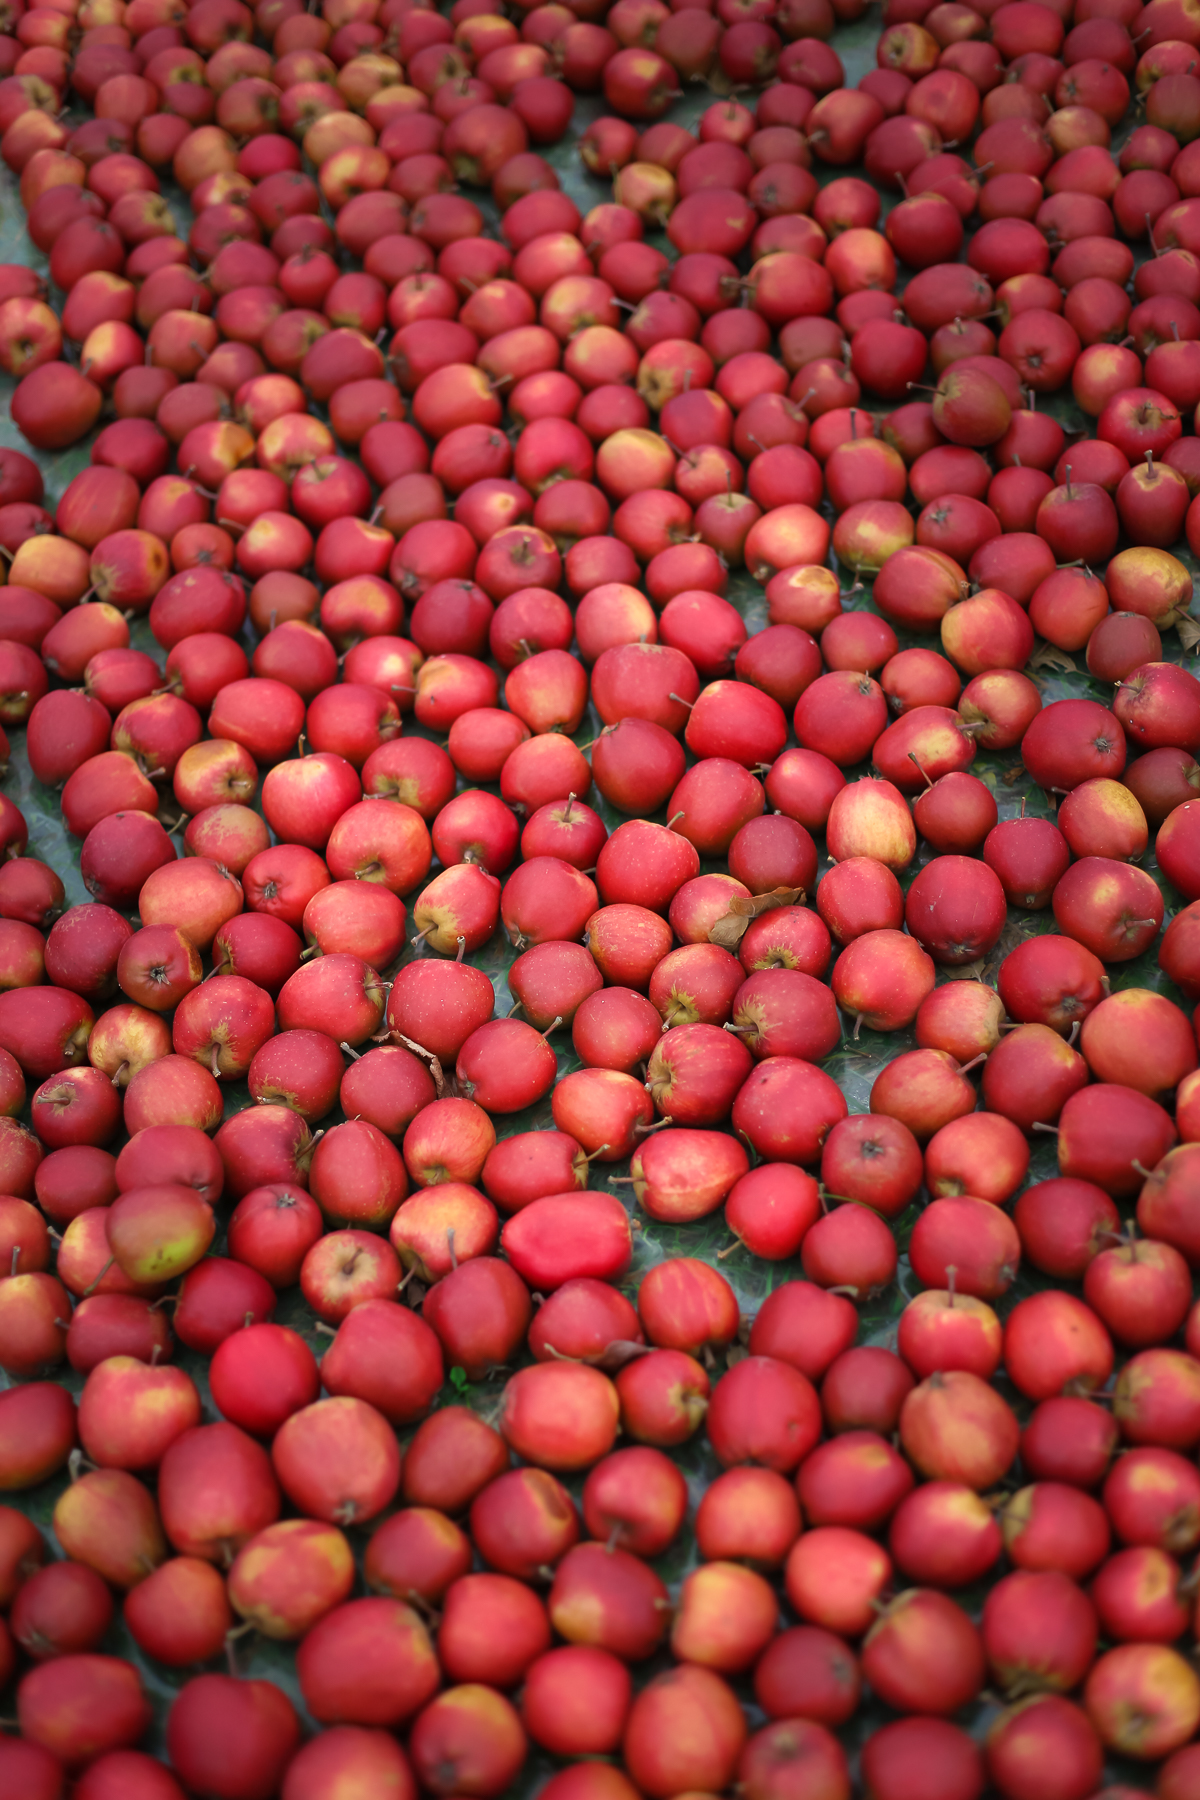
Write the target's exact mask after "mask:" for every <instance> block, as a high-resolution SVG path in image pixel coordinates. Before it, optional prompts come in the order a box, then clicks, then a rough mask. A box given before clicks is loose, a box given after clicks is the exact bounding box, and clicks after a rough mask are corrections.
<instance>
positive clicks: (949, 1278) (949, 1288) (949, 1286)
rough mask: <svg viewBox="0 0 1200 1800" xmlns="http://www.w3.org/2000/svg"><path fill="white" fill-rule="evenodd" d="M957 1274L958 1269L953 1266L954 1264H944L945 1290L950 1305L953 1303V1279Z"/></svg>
mask: <svg viewBox="0 0 1200 1800" xmlns="http://www.w3.org/2000/svg"><path fill="white" fill-rule="evenodd" d="M957 1274H958V1270H957V1268H956V1267H955V1266H954V1264H953V1263H947V1264H946V1292H947V1293H948V1294H949V1296H950V1300H949V1305H951V1306H953V1305H954V1279H955V1277H956V1275H957Z"/></svg>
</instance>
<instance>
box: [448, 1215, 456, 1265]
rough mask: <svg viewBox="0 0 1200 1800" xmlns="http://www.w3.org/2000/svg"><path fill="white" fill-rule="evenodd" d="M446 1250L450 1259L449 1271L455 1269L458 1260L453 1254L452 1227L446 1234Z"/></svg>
mask: <svg viewBox="0 0 1200 1800" xmlns="http://www.w3.org/2000/svg"><path fill="white" fill-rule="evenodd" d="M446 1250H447V1252H448V1254H449V1257H450V1267H451V1269H457V1267H458V1258H457V1256H455V1254H454V1227H453V1225H452V1226H451V1227H450V1229H449V1231H448V1232H447V1233H446Z"/></svg>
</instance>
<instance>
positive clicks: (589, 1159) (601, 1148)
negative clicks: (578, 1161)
mask: <svg viewBox="0 0 1200 1800" xmlns="http://www.w3.org/2000/svg"><path fill="white" fill-rule="evenodd" d="M611 1149H612V1145H611V1144H600V1145H598V1146H597V1148H596V1149H595V1150H593V1151H592V1154H591V1155H590V1156H585V1157H584V1159H583V1160H584V1162H589V1163H590V1162H595V1160H596V1158H597V1157H598V1156H603V1155H604V1152H605V1151H606V1150H611Z"/></svg>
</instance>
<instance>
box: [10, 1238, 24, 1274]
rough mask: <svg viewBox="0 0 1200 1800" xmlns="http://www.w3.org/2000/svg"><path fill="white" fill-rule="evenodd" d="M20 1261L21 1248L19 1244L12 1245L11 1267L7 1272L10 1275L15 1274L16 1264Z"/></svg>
mask: <svg viewBox="0 0 1200 1800" xmlns="http://www.w3.org/2000/svg"><path fill="white" fill-rule="evenodd" d="M20 1260H21V1246H20V1244H14V1245H13V1253H12V1267H11V1268H10V1269H9V1271H8V1272H9V1274H10V1275H15V1274H16V1272H17V1264H18V1263H19V1262H20Z"/></svg>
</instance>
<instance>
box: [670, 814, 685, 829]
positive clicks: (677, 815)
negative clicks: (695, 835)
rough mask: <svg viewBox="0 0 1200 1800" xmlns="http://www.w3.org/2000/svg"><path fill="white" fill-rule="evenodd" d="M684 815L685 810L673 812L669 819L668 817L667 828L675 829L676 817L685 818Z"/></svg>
mask: <svg viewBox="0 0 1200 1800" xmlns="http://www.w3.org/2000/svg"><path fill="white" fill-rule="evenodd" d="M683 816H684V815H683V812H682V811H681V812H677V813H672V814H671V816H670V818H669V819H668V820H667V830H668V831H673V830H674V829H675V821H676V819H682V818H683Z"/></svg>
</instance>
